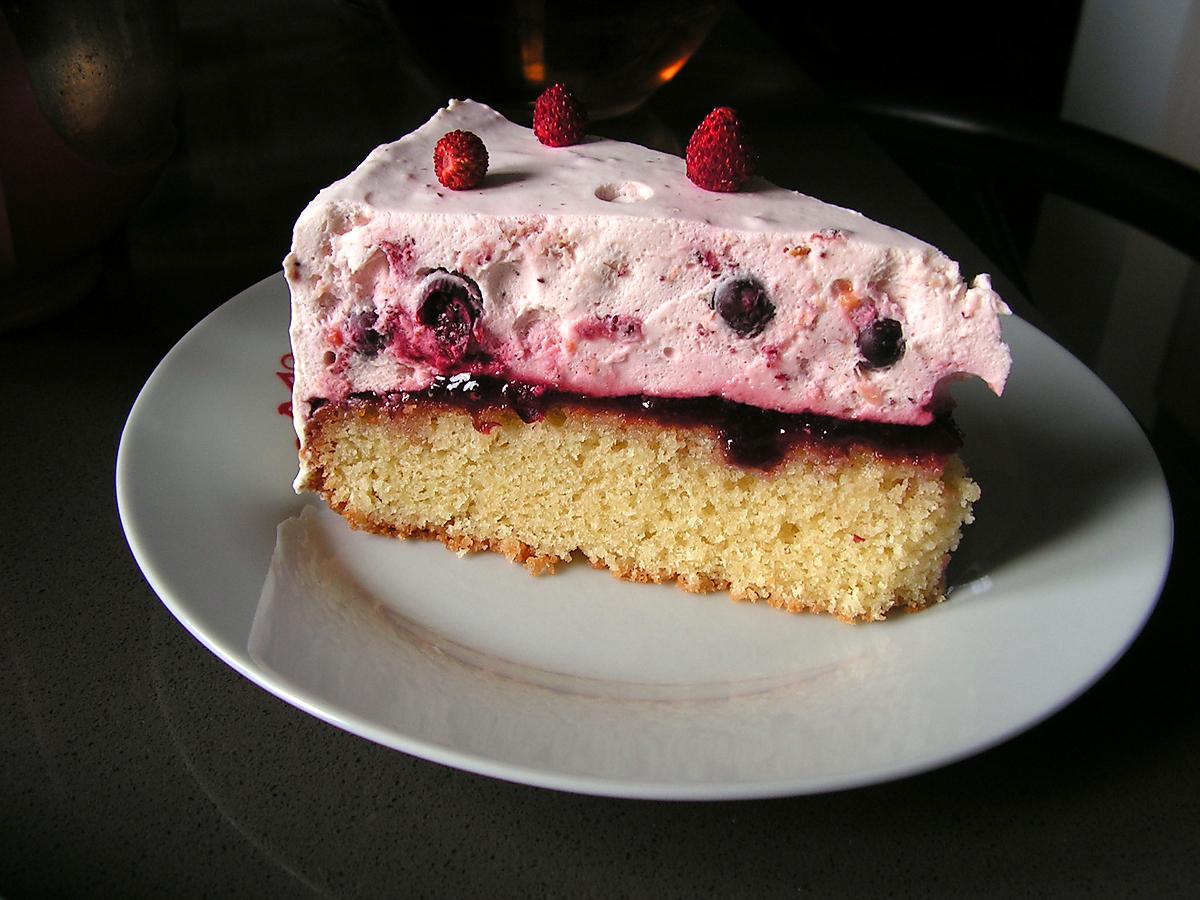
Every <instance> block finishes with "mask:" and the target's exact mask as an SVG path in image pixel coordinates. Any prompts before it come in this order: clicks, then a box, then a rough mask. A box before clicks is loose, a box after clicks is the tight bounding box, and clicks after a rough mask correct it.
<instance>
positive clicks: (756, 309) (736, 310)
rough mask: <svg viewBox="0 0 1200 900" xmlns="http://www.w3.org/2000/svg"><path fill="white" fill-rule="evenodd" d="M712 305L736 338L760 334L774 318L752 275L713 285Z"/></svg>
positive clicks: (771, 305)
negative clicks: (714, 287) (715, 287)
mask: <svg viewBox="0 0 1200 900" xmlns="http://www.w3.org/2000/svg"><path fill="white" fill-rule="evenodd" d="M712 307H713V309H715V310H716V311H717V313H718V314H719V315H720V316H721V318H722V319H724V320H725V324H726V325H728V326H729V327H730V328H732V329H733V330H734V332H735V333H736V334H737V335H738V336H739V337H744V338H751V337H755V336H756V335H759V334H762V332H763V329H764V328H766V327H767V325H769V324H770V322H771V320H772V319H773V318H775V306H774V304H773V303H771V301H770V300H768V299H767V292H766V290H764V289H763V286H762V285H761V284H759V283H758V282H757V281H755V280H754V279H752V278H739V279H737V280H736V281H726V282H723V283H721V284H719V285H717V289H716V290H715V291H713V296H712Z"/></svg>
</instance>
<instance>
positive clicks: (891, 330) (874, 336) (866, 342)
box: [858, 319, 904, 369]
mask: <svg viewBox="0 0 1200 900" xmlns="http://www.w3.org/2000/svg"><path fill="white" fill-rule="evenodd" d="M858 352H859V353H861V354H862V357H863V365H864V366H865V367H866V368H868V369H884V368H887V367H888V366H890V365H892V364H893V363H895V362H896V361H897V360H898V359H900V357H901V356H903V355H904V329H902V328H901V327H900V323H899V322H897V321H896V320H895V319H876V320H875V321H874V322H872V323H871V324H870V325H868V326H867V327H866V328H864V329H863V330H862V331H860V332H859V334H858Z"/></svg>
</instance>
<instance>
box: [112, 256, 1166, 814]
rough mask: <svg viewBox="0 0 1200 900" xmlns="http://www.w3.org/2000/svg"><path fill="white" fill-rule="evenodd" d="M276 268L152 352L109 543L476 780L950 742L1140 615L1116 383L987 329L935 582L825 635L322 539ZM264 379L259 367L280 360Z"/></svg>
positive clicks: (960, 747)
mask: <svg viewBox="0 0 1200 900" xmlns="http://www.w3.org/2000/svg"><path fill="white" fill-rule="evenodd" d="M287 316H288V303H287V290H286V287H285V285H284V283H283V280H282V278H280V277H274V278H270V279H267V280H265V281H263V282H260V283H259V284H257V285H255V286H254V287H252V288H251V289H249V290H248V291H246V292H244V293H243V294H241V295H239V296H238V297H236V298H234V299H233V300H231V301H230V302H229V303H227V304H226V305H225V306H223V307H222V308H220V309H219V310H217V311H216V312H215V313H213V314H212V315H211V316H209V317H208V318H207V319H205V320H204V321H203V322H202V323H200V324H199V325H198V326H197V327H196V328H195V329H193V331H192V332H191V333H190V334H189V335H188V336H187V337H186V338H184V339H183V340H182V341H181V342H180V343H179V345H178V346H177V347H176V348H175V349H174V350H172V351H171V353H170V354H169V355H168V356H167V358H166V359H165V360H163V362H162V364H161V365H160V366H159V368H158V369H157V370H156V371H155V373H154V375H153V376H151V378H150V380H149V381H148V382H147V384H146V387H145V388H144V390H143V391H142V394H141V396H140V397H139V398H138V401H137V403H136V405H135V406H134V409H133V411H132V412H131V414H130V417H129V422H128V424H127V425H126V428H125V433H124V436H123V438H122V442H121V450H120V454H119V458H118V462H117V492H118V502H119V505H120V511H121V518H122V522H123V523H124V525H125V530H126V534H127V536H128V538H129V543H130V546H131V547H132V548H133V552H134V555H135V556H136V558H137V560H138V563H139V564H140V565H141V567H142V570H143V572H145V574H146V577H147V579H148V580H149V581H150V583H151V585H152V586H153V587H154V589H155V591H156V592H157V593H158V594H159V596H160V597H161V598H162V599H163V602H164V603H166V605H167V606H168V607H169V608H170V610H171V611H172V612H173V613H174V614H175V616H176V617H177V618H178V619H179V620H180V621H181V622H182V623H183V624H184V625H185V626H186V627H187V628H188V629H189V630H190V631H191V632H192V633H193V634H194V635H196V637H197V638H199V639H200V640H201V641H202V642H203V643H204V644H205V645H206V646H207V647H209V648H210V649H211V650H212V651H213V652H214V653H216V654H217V655H218V656H219V657H220V658H221V659H223V660H225V661H226V662H227V663H229V664H230V665H231V666H233V667H234V668H235V669H237V670H238V671H240V672H242V673H243V674H245V675H246V676H247V677H248V678H250V679H252V680H254V681H255V682H257V683H258V684H260V685H262V686H264V687H265V688H267V689H268V690H270V691H272V692H274V693H275V694H277V695H278V696H280V697H282V698H283V699H285V700H286V701H288V702H289V703H292V704H294V705H296V706H298V707H300V708H301V709H304V710H307V711H309V712H311V713H312V714H314V715H316V716H319V717H321V718H323V719H325V720H327V721H329V722H332V723H334V724H336V725H339V726H341V727H342V728H345V729H347V730H349V731H352V732H354V733H356V734H359V735H362V736H364V737H367V738H369V739H371V740H374V741H378V742H379V743H382V744H385V745H387V746H391V747H395V748H397V749H400V750H404V751H406V752H409V753H413V754H416V755H418V756H422V757H425V758H427V759H431V760H435V761H439V762H442V763H446V764H448V765H452V766H457V767H460V768H463V769H468V770H471V771H475V772H481V773H484V774H488V775H493V776H496V777H500V778H506V779H510V780H514V781H521V782H526V783H529V784H537V785H543V786H548V787H555V788H562V789H566V790H575V791H586V792H591V793H597V794H608V795H616V796H629V797H670V798H717V797H755V796H771V795H782V794H794V793H804V792H812V791H821V790H831V789H835V788H839V787H848V786H852V785H861V784H867V783H871V782H876V781H881V780H885V779H888V778H894V777H898V776H901V775H904V774H908V773H912V772H916V771H921V770H924V769H927V768H930V767H933V766H936V765H939V764H943V763H946V762H949V761H951V760H954V759H957V758H960V757H962V756H965V755H967V754H970V753H973V752H977V751H979V750H981V749H983V748H985V747H988V746H990V745H992V744H994V743H996V742H998V741H1000V740H1003V739H1004V738H1006V737H1008V736H1011V735H1013V734H1015V733H1017V732H1018V731H1020V730H1022V729H1024V728H1026V727H1028V726H1030V725H1031V724H1033V723H1035V722H1037V721H1038V720H1040V719H1041V718H1043V717H1045V716H1046V715H1049V714H1050V713H1052V712H1053V711H1054V710H1056V709H1058V708H1059V707H1061V706H1062V705H1063V704H1065V703H1066V702H1068V701H1069V700H1071V699H1072V698H1073V697H1075V696H1076V695H1077V694H1078V693H1079V692H1081V691H1082V690H1084V689H1085V688H1087V686H1088V685H1090V684H1091V683H1092V682H1093V681H1094V680H1095V679H1096V678H1098V677H1099V676H1100V675H1101V674H1102V673H1103V672H1104V671H1105V670H1106V669H1107V668H1108V667H1109V666H1110V665H1111V664H1112V663H1113V662H1114V661H1115V660H1116V658H1117V657H1118V656H1119V655H1120V654H1121V652H1122V651H1123V650H1124V649H1125V647H1126V646H1127V645H1128V643H1129V642H1130V641H1131V640H1132V639H1133V637H1134V636H1135V635H1136V634H1137V632H1138V631H1139V629H1140V628H1141V625H1142V623H1143V622H1144V620H1145V618H1146V616H1147V615H1148V614H1149V612H1150V609H1151V608H1152V607H1153V604H1154V601H1155V599H1156V597H1157V594H1158V590H1159V588H1160V586H1161V582H1162V578H1163V576H1164V574H1165V571H1166V566H1167V563H1168V559H1169V555H1170V543H1171V514H1170V507H1169V503H1168V500H1167V494H1166V488H1165V485H1164V484H1163V480H1162V475H1161V472H1160V470H1159V468H1158V465H1157V462H1156V461H1155V459H1154V457H1153V454H1152V453H1151V451H1150V449H1149V446H1148V445H1147V443H1146V441H1145V439H1144V437H1143V436H1142V433H1141V431H1140V429H1139V428H1138V427H1137V425H1136V424H1135V423H1134V422H1133V420H1132V419H1131V418H1130V417H1129V415H1128V413H1126V412H1125V410H1124V408H1123V407H1122V406H1121V405H1120V403H1119V402H1118V401H1117V400H1116V399H1115V398H1114V397H1113V396H1112V395H1111V394H1110V393H1109V392H1108V391H1107V390H1106V389H1105V388H1104V387H1103V386H1102V385H1101V384H1100V383H1099V382H1098V381H1097V380H1096V378H1095V377H1094V376H1093V375H1091V374H1090V373H1089V372H1088V371H1087V370H1086V369H1085V368H1084V367H1083V366H1082V365H1081V364H1079V363H1078V362H1076V361H1075V360H1074V359H1073V358H1071V357H1070V356H1069V355H1068V354H1067V353H1065V352H1064V351H1063V350H1062V349H1061V348H1059V347H1058V346H1057V345H1055V344H1054V343H1053V342H1052V341H1050V340H1049V339H1048V338H1046V337H1045V336H1043V335H1042V334H1041V333H1040V332H1038V331H1037V330H1035V329H1034V328H1032V327H1031V326H1029V325H1028V324H1026V323H1024V322H1022V321H1020V320H1015V319H1014V320H1011V321H1009V322H1008V323H1006V324H1007V326H1008V327H1007V329H1006V335H1007V337H1008V339H1009V342H1010V344H1011V346H1012V349H1013V355H1014V360H1015V364H1014V370H1013V371H1014V374H1013V378H1012V380H1011V382H1010V384H1009V388H1008V391H1007V393H1006V395H1005V397H1004V398H1003V399H1002V400H997V399H995V398H993V397H991V396H990V395H988V394H987V392H986V390H984V389H982V388H979V389H974V387H973V386H972V385H965V386H963V387H964V390H962V391H961V392H959V393H957V396H958V399H959V412H958V420H959V423H960V425H961V426H962V427H963V430H964V431H965V433H966V435H967V447H966V450H965V452H964V456H965V457H966V460H967V463H968V465H969V466H970V467H971V469H972V472H973V474H974V476H975V478H976V480H977V481H978V482H979V483H980V484H981V486H982V487H983V491H984V499H983V500H981V501H980V503H979V504H978V505H977V508H976V514H977V522H976V523H975V524H974V525H973V526H971V527H970V528H969V529H968V531H967V536H966V538H965V539H964V542H963V546H962V547H961V548H960V550H959V553H958V554H957V556H956V558H955V561H954V564H953V568H952V583H953V584H954V590H953V592H952V594H951V600H950V601H949V602H947V603H945V604H942V605H940V606H938V607H935V608H933V609H930V610H927V611H925V612H922V613H919V614H915V615H901V616H898V617H895V618H892V619H890V620H889V621H887V622H883V623H878V624H871V625H859V626H851V625H845V624H842V623H840V622H837V621H835V620H832V619H828V618H823V617H818V616H789V615H786V614H784V613H781V612H777V611H775V610H773V609H769V608H766V607H758V606H752V605H747V604H734V603H731V602H729V600H728V599H727V597H726V596H724V595H721V594H717V595H707V596H695V595H690V594H685V593H683V592H682V591H679V590H677V589H675V588H673V587H669V586H653V585H650V586H647V585H631V584H627V583H624V582H620V581H617V580H616V579H614V578H612V577H611V576H609V575H608V574H607V573H605V572H597V571H593V570H592V569H590V568H588V567H586V566H569V567H567V568H566V570H565V571H564V572H562V573H561V574H559V575H556V576H553V577H550V578H541V579H537V578H533V577H531V576H529V575H527V574H526V572H525V570H524V569H522V568H521V567H519V566H514V565H512V564H510V563H508V562H507V561H506V560H504V559H502V558H499V557H497V556H493V555H488V554H483V555H479V556H471V557H466V558H460V557H458V556H456V555H455V554H453V553H450V552H448V551H446V550H445V549H444V548H442V546H441V545H440V544H436V543H425V542H415V541H410V542H397V541H393V540H389V539H386V538H381V537H377V536H373V535H366V534H360V533H356V532H352V531H350V530H349V529H348V528H347V527H346V526H345V525H344V523H343V522H342V521H341V520H340V519H339V518H337V517H336V516H334V515H332V514H331V513H329V512H328V511H327V510H325V509H324V508H323V507H321V506H320V504H318V503H316V502H315V501H313V500H312V499H311V498H304V497H297V496H296V495H295V494H293V493H292V492H291V488H290V481H291V478H292V475H293V474H294V469H295V455H294V454H295V450H294V434H293V433H292V431H291V427H290V421H289V420H288V419H286V418H284V417H281V416H279V415H277V412H276V410H277V407H278V406H279V405H280V404H281V403H284V402H286V400H287V391H286V388H285V387H283V385H281V378H279V377H276V369H277V365H276V363H277V361H278V360H279V358H280V354H281V353H284V352H286V349H287V348H286V332H287ZM282 378H283V380H286V370H284V372H283V373H282Z"/></svg>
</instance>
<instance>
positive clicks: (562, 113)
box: [533, 84, 588, 147]
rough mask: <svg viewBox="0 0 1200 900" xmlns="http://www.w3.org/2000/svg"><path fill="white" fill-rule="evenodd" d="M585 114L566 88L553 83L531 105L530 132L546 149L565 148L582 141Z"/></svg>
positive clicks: (584, 130)
mask: <svg viewBox="0 0 1200 900" xmlns="http://www.w3.org/2000/svg"><path fill="white" fill-rule="evenodd" d="M587 124H588V122H587V112H586V111H585V110H584V108H583V104H581V103H580V102H579V101H578V100H576V99H575V95H574V94H572V93H571V92H570V91H569V90H567V87H566V85H562V84H555V85H551V86H550V87H548V88H546V89H545V90H544V91H542V95H541V96H540V97H538V98H537V103H535V104H534V106H533V133H534V134H536V135H537V139H538V140H539V141H541V142H542V143H543V144H545V145H546V146H548V147H567V146H570V145H571V144H578V143H579V142H580V141H582V140H583V135H584V133H585V132H586V131H587Z"/></svg>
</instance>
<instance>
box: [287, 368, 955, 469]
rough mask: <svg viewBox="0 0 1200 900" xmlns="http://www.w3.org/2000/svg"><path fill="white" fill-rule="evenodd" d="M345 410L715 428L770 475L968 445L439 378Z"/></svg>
mask: <svg viewBox="0 0 1200 900" xmlns="http://www.w3.org/2000/svg"><path fill="white" fill-rule="evenodd" d="M336 405H337V404H329V403H327V402H326V401H324V400H313V401H311V404H310V409H311V412H312V413H313V414H316V413H317V412H318V410H320V409H322V408H324V407H334V406H336ZM342 405H348V406H350V407H363V408H367V409H377V410H379V411H381V412H385V413H386V412H387V411H388V410H390V409H398V408H401V407H408V406H413V405H433V406H437V407H442V408H454V409H461V410H465V411H466V412H469V413H470V414H471V416H472V417H473V419H474V422H475V427H476V428H477V429H479V430H480V431H487V430H488V429H490V428H493V427H495V422H494V421H493V420H491V419H490V418H489V417H488V414H489V413H494V412H496V411H504V410H508V411H511V412H513V413H515V414H516V415H517V416H519V417H520V418H521V420H522V421H524V422H526V423H533V422H537V421H540V420H541V419H543V418H545V416H546V414H547V412H549V411H550V410H551V409H567V410H570V409H578V410H584V411H595V412H600V413H609V414H615V415H619V416H621V417H622V418H624V419H626V420H635V421H646V422H652V423H654V424H656V425H659V426H662V427H668V428H709V429H712V430H713V431H715V432H716V434H717V435H718V439H719V443H720V447H721V450H722V453H723V454H724V456H725V459H726V461H727V462H728V463H730V464H731V465H735V466H739V467H742V468H747V469H758V470H762V471H770V470H771V469H773V468H775V467H776V466H777V465H779V464H780V463H781V462H783V461H784V460H786V459H787V458H788V457H789V456H790V455H791V454H792V453H793V452H795V451H797V450H800V449H806V450H809V451H819V452H821V453H824V454H826V455H836V454H844V453H846V452H848V451H849V450H850V449H851V448H864V449H867V450H869V451H871V452H873V453H876V454H879V455H880V456H883V457H886V458H890V459H897V460H904V461H908V462H912V463H916V464H919V465H933V466H940V465H941V463H942V462H943V461H944V458H945V457H946V456H948V455H949V454H951V453H954V452H955V451H957V450H958V448H959V447H960V446H961V445H962V437H961V435H960V434H959V431H958V429H957V427H956V426H955V424H954V422H953V420H952V419H951V417H950V416H949V415H942V416H940V417H938V418H937V419H935V420H934V422H933V423H932V424H930V425H891V424H881V423H877V422H858V421H853V420H847V419H835V418H830V417H828V416H820V415H815V414H811V413H782V412H775V411H772V410H763V409H758V408H756V407H753V406H746V405H743V404H740V403H733V402H730V401H728V400H723V399H721V398H719V397H704V398H665V397H647V396H633V397H589V396H585V395H581V394H571V393H565V392H560V391H553V390H549V389H547V388H545V387H542V386H540V385H530V384H524V383H521V382H515V381H505V380H502V379H499V378H494V377H490V376H486V375H471V374H467V373H463V374H459V375H451V376H448V377H438V378H435V379H434V381H433V383H432V384H431V385H430V386H429V387H428V388H426V389H425V390H423V391H396V392H392V393H387V394H375V393H357V394H352V395H351V396H350V398H349V400H348V401H346V403H345V404H342Z"/></svg>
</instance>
